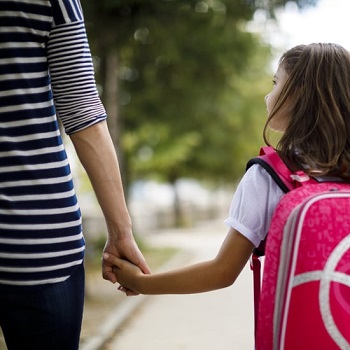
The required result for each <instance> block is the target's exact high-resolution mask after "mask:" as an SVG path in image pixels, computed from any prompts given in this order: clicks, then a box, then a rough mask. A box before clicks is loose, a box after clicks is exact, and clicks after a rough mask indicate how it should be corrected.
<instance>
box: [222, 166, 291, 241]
mask: <svg viewBox="0 0 350 350" xmlns="http://www.w3.org/2000/svg"><path fill="white" fill-rule="evenodd" d="M283 195H284V192H283V191H282V190H281V189H280V188H279V186H278V185H277V184H276V182H275V181H274V180H273V178H272V177H271V176H270V175H269V174H268V172H267V171H266V170H265V169H264V168H263V167H261V166H260V165H258V164H254V165H253V166H251V167H250V168H249V169H248V170H247V172H246V173H245V174H244V176H243V178H242V180H241V181H240V183H239V185H238V187H237V189H236V191H235V194H234V196H233V199H232V202H231V206H230V212H229V217H228V218H227V219H226V220H225V223H226V224H227V225H228V226H229V227H232V228H233V229H235V230H237V231H238V232H240V233H241V234H242V235H243V236H245V237H246V238H248V239H249V240H250V241H251V242H252V243H253V244H254V246H255V247H257V246H259V244H260V242H261V241H262V240H263V239H264V238H265V237H266V234H267V231H268V229H269V227H270V223H271V218H272V214H273V212H274V210H275V208H276V205H277V203H278V202H279V201H280V199H281V198H282V197H283Z"/></svg>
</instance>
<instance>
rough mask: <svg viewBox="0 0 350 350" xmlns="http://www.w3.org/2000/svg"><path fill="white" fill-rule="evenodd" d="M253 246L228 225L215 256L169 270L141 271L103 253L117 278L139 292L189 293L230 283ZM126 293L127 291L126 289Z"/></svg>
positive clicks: (126, 286) (208, 289)
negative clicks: (149, 272)
mask: <svg viewBox="0 0 350 350" xmlns="http://www.w3.org/2000/svg"><path fill="white" fill-rule="evenodd" d="M253 248H254V246H253V244H252V243H251V242H250V241H249V240H248V239H247V238H245V237H244V236H243V235H241V234H240V233H239V232H238V231H236V230H234V229H232V228H231V229H230V230H229V232H228V234H227V236H226V239H225V240H224V242H223V244H222V246H221V248H220V250H219V252H218V254H217V256H216V257H215V258H214V259H213V260H208V261H205V262H201V263H198V264H194V265H190V266H187V267H183V268H179V269H176V270H172V271H169V272H162V273H156V274H151V275H145V274H143V273H142V272H141V271H140V269H139V268H138V267H136V266H135V265H132V264H130V263H129V262H127V261H125V260H120V259H117V258H115V257H113V256H108V255H107V256H106V255H105V256H104V259H106V260H107V261H108V262H109V263H113V264H114V265H115V266H116V267H115V268H114V269H113V271H114V273H115V274H116V277H117V280H118V282H119V283H120V284H121V285H122V286H123V287H125V288H128V289H130V290H133V291H134V292H137V293H140V294H190V293H201V292H207V291H211V290H215V289H220V288H224V287H228V286H230V285H231V284H232V283H233V282H234V281H235V280H236V278H237V277H238V275H239V274H240V272H241V271H242V269H243V267H244V266H245V264H246V263H247V261H248V259H249V257H250V255H251V253H252V250H253ZM127 294H128V293H127Z"/></svg>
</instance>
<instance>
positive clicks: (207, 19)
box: [83, 0, 315, 184]
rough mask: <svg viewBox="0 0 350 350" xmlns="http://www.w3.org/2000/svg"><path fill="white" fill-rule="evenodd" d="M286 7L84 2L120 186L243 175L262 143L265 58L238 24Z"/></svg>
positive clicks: (234, 0)
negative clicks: (118, 161)
mask: <svg viewBox="0 0 350 350" xmlns="http://www.w3.org/2000/svg"><path fill="white" fill-rule="evenodd" d="M285 2H286V1H282V0H275V1H265V0H256V1H253V0H245V1H241V0H221V1H219V0H205V1H197V0H196V1H195V0H160V1H154V0H99V1H87V0H85V1H83V8H84V13H85V17H86V23H87V28H88V32H89V38H90V42H91V44H92V50H93V53H94V54H95V55H96V56H98V57H99V61H100V70H99V72H98V80H99V82H100V84H101V87H102V89H101V90H102V98H103V101H104V103H105V105H106V108H107V112H108V114H109V123H110V129H111V133H112V135H113V138H114V140H115V145H116V148H117V150H118V152H119V158H120V159H121V160H122V164H123V166H122V174H123V178H124V183H125V184H129V183H130V182H132V181H134V180H136V179H140V178H149V177H157V178H159V179H161V180H163V181H166V182H169V183H173V184H174V183H175V182H176V180H177V179H179V178H181V177H185V176H186V177H191V178H196V179H200V180H206V181H208V180H210V181H211V182H215V183H218V182H219V183H220V182H221V183H224V182H227V181H230V182H232V181H234V180H235V179H236V178H237V177H238V176H239V175H240V174H241V173H242V171H243V169H244V165H245V161H246V160H247V158H249V157H250V156H253V155H254V154H255V153H256V150H257V149H258V147H259V145H260V144H261V143H262V139H261V137H260V130H261V128H262V125H263V123H264V119H265V114H266V113H265V106H264V99H263V97H264V95H265V94H266V93H267V90H268V88H269V87H268V85H267V84H268V83H267V82H268V81H269V79H270V78H269V77H268V76H269V74H270V72H269V73H268V72H267V71H266V67H267V66H268V63H269V60H270V57H271V54H270V48H269V47H268V46H267V45H266V44H264V43H263V42H262V41H261V38H260V37H259V36H257V35H256V34H253V33H249V32H247V30H246V23H247V22H248V21H249V20H251V19H252V17H253V15H254V12H255V11H256V10H257V9H263V10H264V11H266V12H267V13H269V15H270V16H273V11H274V9H275V8H276V7H278V6H283V5H284V4H285ZM295 2H296V3H297V4H298V5H300V6H303V5H310V4H311V3H314V2H315V1H313V0H304V1H302V0H299V1H298V0H297V1H295ZM121 150H122V151H123V152H121Z"/></svg>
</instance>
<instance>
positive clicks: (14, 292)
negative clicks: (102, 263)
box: [0, 264, 85, 350]
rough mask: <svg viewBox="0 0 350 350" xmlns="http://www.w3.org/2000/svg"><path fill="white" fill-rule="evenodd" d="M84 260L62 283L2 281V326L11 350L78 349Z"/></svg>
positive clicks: (0, 323) (0, 299) (82, 299)
mask: <svg viewBox="0 0 350 350" xmlns="http://www.w3.org/2000/svg"><path fill="white" fill-rule="evenodd" d="M84 289H85V275H84V266H83V264H81V265H80V266H79V267H77V269H76V270H75V271H74V273H73V274H72V276H71V277H70V278H69V279H68V280H66V281H64V282H61V283H55V284H52V285H45V286H41V287H38V286H35V287H12V286H5V285H0V326H1V328H2V331H3V333H4V337H5V341H6V345H7V347H8V349H9V350H23V349H35V350H56V349H57V350H77V349H78V347H79V338H80V330H81V323H82V317H83V306H84Z"/></svg>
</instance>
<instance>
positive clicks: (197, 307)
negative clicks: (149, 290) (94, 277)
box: [81, 222, 254, 350]
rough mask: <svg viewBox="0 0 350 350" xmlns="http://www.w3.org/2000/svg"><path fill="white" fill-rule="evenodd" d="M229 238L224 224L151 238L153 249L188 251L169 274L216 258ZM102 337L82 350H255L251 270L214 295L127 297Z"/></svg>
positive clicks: (160, 234)
mask: <svg viewBox="0 0 350 350" xmlns="http://www.w3.org/2000/svg"><path fill="white" fill-rule="evenodd" d="M225 234H226V227H225V225H224V224H223V223H222V222H214V223H210V224H208V225H207V224H206V225H204V226H203V227H196V228H194V229H191V230H184V231H177V230H169V231H167V232H162V233H157V234H155V235H152V236H150V237H148V240H149V242H150V244H153V245H157V246H162V245H163V246H169V245H173V246H176V247H179V248H182V249H183V252H184V253H183V254H180V255H178V256H177V257H176V259H175V260H172V261H171V262H170V263H169V264H167V265H166V266H164V267H163V269H164V270H168V269H171V268H174V267H177V266H183V265H185V264H186V265H187V264H189V263H193V262H199V261H202V260H206V259H210V258H212V257H214V256H215V254H216V253H217V251H218V249H219V247H220V245H221V243H222V241H223V239H224V237H225ZM188 254H190V255H191V256H192V259H191V260H189V259H188V256H189V255H188ZM98 333H99V334H98V336H96V337H94V338H91V339H90V340H89V342H86V343H85V344H84V346H82V347H81V350H102V349H103V350H123V349H142V350H180V349H181V350H213V349H220V350H229V349H230V350H232V349H237V350H245V349H247V350H251V349H253V347H254V341H253V339H254V335H253V288H252V272H251V271H250V268H249V266H248V265H247V266H246V267H245V269H244V271H243V272H242V274H241V275H240V276H239V278H238V280H237V281H236V283H235V284H234V285H233V286H231V287H229V288H226V289H223V290H218V291H214V292H209V293H203V294H197V295H162V296H138V297H131V298H127V299H126V300H125V302H123V303H122V305H121V307H118V309H116V310H112V312H111V313H110V317H109V318H108V319H106V320H105V321H104V323H103V324H102V325H101V327H100V331H99V332H98ZM111 335H113V336H112V337H111ZM110 337H111V339H110V340H109V341H108V342H107V343H105V344H104V342H105V341H106V340H107V339H108V338H110ZM103 344H104V345H103Z"/></svg>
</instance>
